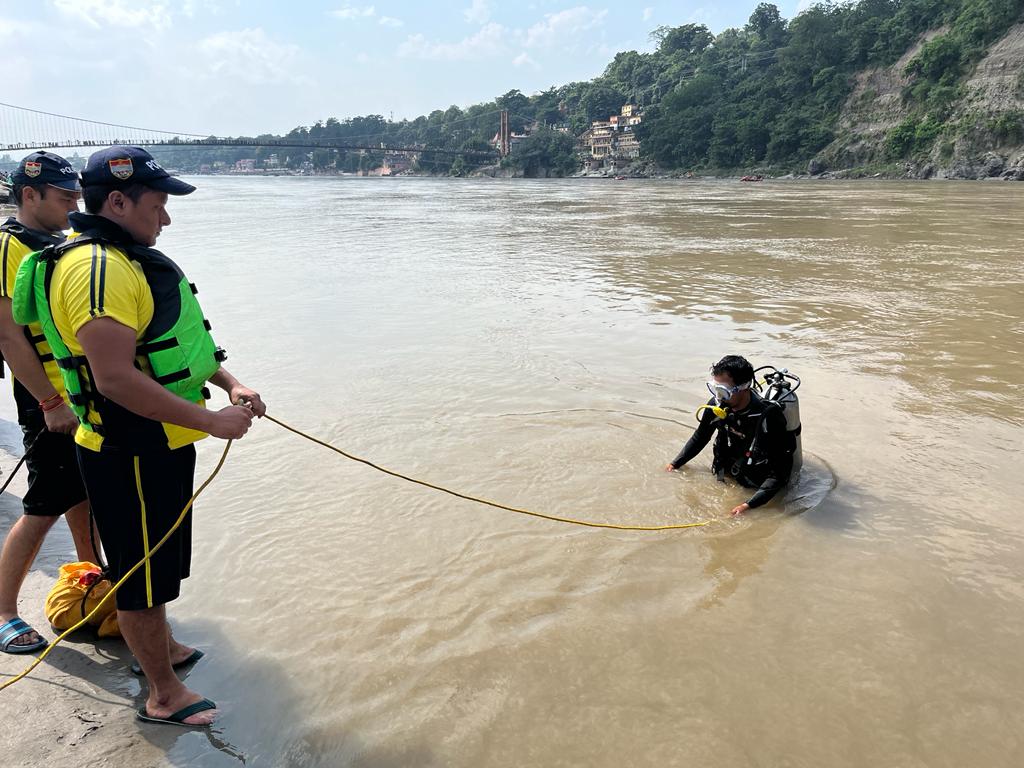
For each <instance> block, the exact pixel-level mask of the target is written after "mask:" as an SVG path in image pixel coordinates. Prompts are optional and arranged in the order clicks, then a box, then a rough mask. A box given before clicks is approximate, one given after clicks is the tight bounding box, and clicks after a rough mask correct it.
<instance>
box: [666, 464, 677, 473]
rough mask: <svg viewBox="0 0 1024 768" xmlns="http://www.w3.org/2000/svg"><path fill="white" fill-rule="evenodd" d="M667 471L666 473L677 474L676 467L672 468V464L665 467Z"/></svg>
mask: <svg viewBox="0 0 1024 768" xmlns="http://www.w3.org/2000/svg"><path fill="white" fill-rule="evenodd" d="M665 471H666V472H675V471H676V468H675V467H674V466H672V465H671V464H666V465H665Z"/></svg>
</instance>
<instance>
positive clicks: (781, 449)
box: [665, 355, 796, 515]
mask: <svg viewBox="0 0 1024 768" xmlns="http://www.w3.org/2000/svg"><path fill="white" fill-rule="evenodd" d="M711 376H712V380H711V381H709V382H708V389H709V390H711V394H712V397H711V399H709V400H708V402H707V404H706V405H705V406H702V408H701V415H700V423H699V424H698V425H697V428H696V429H695V430H694V432H693V435H692V436H691V437H690V439H689V440H687V441H686V445H684V446H683V449H682V450H681V451H680V452H679V455H678V456H676V457H675V458H674V459H673V460H672V462H671V463H669V464H667V465H665V469H666V470H668V471H673V470H676V469H679V468H680V467H681V466H683V465H684V464H686V463H687V462H689V461H690V460H691V459H693V458H694V457H695V456H697V454H699V453H700V452H701V451H702V450H704V448H705V446H707V444H708V443H709V442H710V441H711V438H712V436H715V447H714V451H715V458H714V461H713V462H712V465H711V469H712V471H713V472H714V473H715V475H716V476H717V477H718V479H719V480H720V481H722V482H724V481H725V478H726V477H732V478H734V479H735V480H736V482H738V483H739V484H740V485H742V486H744V487H745V488H756V489H757V490H756V491H755V492H754V495H753V496H751V497H750V498H749V499H748V500H747V501H746V502H744V503H743V504H740V505H738V506H736V507H735V508H733V510H732V514H734V515H741V514H743V513H744V512H746V511H747V510H748V509H756V508H757V507H760V506H762V505H764V504H767V503H768V502H769V501H771V500H772V499H773V498H774V497H775V496H776V494H778V492H779V491H780V490H782V489H783V488H784V487H785V486H786V484H787V483H788V482H789V477H790V475H791V474H792V472H793V453H794V451H795V450H796V440H795V438H794V437H793V436H792V435H791V434H790V433H789V432H788V431H787V429H786V417H785V414H784V413H783V410H782V407H781V406H779V405H778V404H777V403H774V402H772V401H770V400H765V399H764V398H762V397H761V396H760V395H759V394H758V393H757V392H756V391H754V390H753V389H752V388H751V384H752V383H753V381H754V368H753V366H752V365H751V364H750V363H749V362H747V360H746V359H745V358H742V357H740V356H739V355H727V356H725V357H723V358H722V359H721V360H719V361H718V362H717V363H715V364H714V365H713V366H711Z"/></svg>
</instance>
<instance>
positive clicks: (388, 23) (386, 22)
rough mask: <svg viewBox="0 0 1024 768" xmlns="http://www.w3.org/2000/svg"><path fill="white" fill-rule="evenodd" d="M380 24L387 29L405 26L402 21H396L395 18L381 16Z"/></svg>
mask: <svg viewBox="0 0 1024 768" xmlns="http://www.w3.org/2000/svg"><path fill="white" fill-rule="evenodd" d="M380 23H381V25H382V26H385V27H401V26H403V25H404V24H405V22H404V21H402V20H401V19H396V18H395V17H394V16H381V17H380Z"/></svg>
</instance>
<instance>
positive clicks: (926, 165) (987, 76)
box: [808, 23, 1024, 180]
mask: <svg viewBox="0 0 1024 768" xmlns="http://www.w3.org/2000/svg"><path fill="white" fill-rule="evenodd" d="M946 31H947V30H946V29H945V28H942V29H935V30H932V31H931V32H929V33H927V34H926V35H924V36H923V37H922V38H921V39H920V40H919V41H918V43H917V44H916V45H915V46H914V47H913V48H911V50H909V51H907V53H906V54H905V55H904V56H903V57H902V58H901V59H900V60H899V61H897V62H896V63H895V64H893V65H892V66H891V67H886V68H874V69H869V70H865V71H863V72H861V73H859V74H858V75H857V81H856V84H855V87H854V89H853V92H852V93H851V95H850V97H849V98H848V99H847V101H846V104H845V105H844V107H843V109H842V112H841V113H840V116H839V120H838V122H837V125H836V131H835V132H836V139H835V140H834V141H833V142H832V143H831V144H830V145H829V146H827V147H826V148H825V149H824V150H823V151H822V152H820V153H819V154H818V156H817V157H815V158H814V159H813V160H812V161H811V162H810V164H809V166H808V171H809V172H810V173H812V174H820V173H823V172H833V173H834V172H839V173H851V172H852V173H855V174H863V173H871V172H877V173H881V174H883V175H890V176H904V177H910V178H932V177H934V178H951V179H982V178H998V177H1002V178H1006V179H1015V180H1024V23H1021V24H1017V25H1014V26H1013V27H1011V28H1010V30H1009V31H1008V33H1007V34H1006V35H1005V36H1003V37H1002V38H1001V39H1000V40H998V41H997V42H996V43H994V44H992V45H991V46H990V47H989V49H988V51H987V53H986V55H985V56H984V57H983V58H982V59H981V60H980V61H978V62H977V64H976V65H974V66H973V67H972V68H971V69H970V71H969V72H968V73H967V74H966V76H965V77H964V78H963V79H962V80H961V82H960V83H959V84H958V87H959V96H958V99H957V101H956V103H955V105H954V106H953V108H952V109H951V111H950V112H949V114H945V115H941V116H940V117H939V118H938V119H936V118H935V117H932V116H929V115H921V113H920V110H919V108H918V107H917V106H916V105H915V104H914V103H913V102H912V101H911V100H910V99H908V98H907V97H906V93H907V90H908V88H909V86H910V85H911V82H910V78H909V76H908V75H907V73H906V67H907V64H908V63H909V62H910V61H911V60H912V59H913V58H914V57H915V56H916V55H917V54H918V52H919V51H920V50H921V47H922V46H923V45H924V44H925V43H927V42H928V41H930V40H932V39H934V38H936V37H939V36H940V35H943V34H945V33H946ZM917 119H920V120H921V121H925V120H928V121H930V123H929V124H930V125H932V126H934V127H935V128H936V129H937V130H935V134H936V135H935V136H934V138H933V139H931V140H930V141H929V142H928V144H927V146H925V147H922V148H920V149H919V150H918V151H915V152H913V153H911V155H910V156H909V157H906V156H904V157H903V158H901V159H899V160H897V159H895V158H894V157H893V151H892V138H891V137H892V136H893V134H894V132H895V131H898V130H901V129H902V130H908V128H907V126H910V129H912V128H913V127H914V125H915V120H917Z"/></svg>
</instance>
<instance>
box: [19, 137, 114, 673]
mask: <svg viewBox="0 0 1024 768" xmlns="http://www.w3.org/2000/svg"><path fill="white" fill-rule="evenodd" d="M12 182H13V188H12V195H13V197H14V202H15V204H16V205H17V212H16V215H15V216H13V217H11V218H9V219H7V221H5V222H4V223H3V224H2V225H0V258H2V268H0V350H2V351H3V356H4V358H5V359H6V360H7V364H8V365H9V366H10V368H11V371H12V372H13V374H14V381H13V383H14V399H15V402H16V403H17V407H18V423H19V424H20V425H21V428H22V431H23V432H24V442H25V452H26V454H25V455H26V458H25V463H26V465H27V467H28V492H27V493H26V494H25V496H24V498H23V499H22V504H23V506H24V509H25V515H24V516H23V517H22V518H20V519H19V520H18V521H17V522H16V523H15V524H14V525H13V526H12V527H11V530H10V531H9V532H8V534H7V538H6V539H5V540H4V545H3V550H2V552H0V650H2V651H4V652H6V653H29V652H31V651H35V650H38V649H40V648H43V647H45V646H46V644H47V643H46V640H45V639H43V638H42V637H41V636H40V635H39V634H38V633H37V632H36V631H35V630H33V629H32V628H31V627H30V626H29V625H28V624H27V623H25V622H24V621H22V620H21V619H20V618H19V617H18V615H17V603H18V592H19V591H20V590H21V585H22V582H24V580H25V574H26V573H28V569H29V567H30V566H31V565H32V560H33V559H34V558H35V556H36V553H37V552H38V551H39V547H40V545H41V544H42V542H43V538H44V537H45V536H46V533H47V531H49V530H50V528H51V527H52V526H53V524H54V522H55V521H56V520H57V518H58V517H60V516H61V515H64V516H65V518H66V519H67V521H68V526H69V527H70V528H71V533H72V537H73V538H74V541H75V549H76V550H77V553H78V559H79V560H85V561H89V562H93V563H95V562H99V557H98V556H97V554H96V552H95V551H93V548H92V543H91V541H92V538H94V537H90V535H89V503H88V501H87V500H86V495H85V486H84V485H83V484H82V478H81V475H80V473H79V471H78V460H77V459H76V457H75V442H74V439H73V438H72V434H73V433H74V431H75V429H76V427H77V426H78V419H77V418H75V414H74V413H72V411H71V409H70V408H69V407H68V404H67V402H66V401H65V399H64V396H65V390H64V382H63V381H62V379H61V375H60V371H59V370H58V369H57V364H56V363H55V362H54V359H53V354H52V353H51V350H50V347H49V345H48V344H47V343H46V340H45V339H44V338H43V335H42V330H41V329H40V327H39V325H38V324H30V325H28V326H27V327H23V326H21V325H18V324H17V323H15V322H14V318H13V315H12V312H11V296H12V295H13V293H14V285H15V278H16V277H17V274H18V267H19V265H20V264H21V260H22V259H23V258H24V256H25V255H26V254H28V253H31V252H32V251H38V250H41V249H43V248H45V247H46V246H48V245H55V244H58V243H61V242H63V240H64V236H63V234H62V231H63V230H65V229H67V227H68V213H70V212H72V211H77V210H78V198H79V195H80V192H79V187H78V172H77V171H75V169H74V168H72V167H71V164H70V163H69V162H68V161H67V160H65V159H64V158H63V157H60V156H59V155H55V154H52V153H49V152H33V153H32V154H30V155H28V156H27V157H25V159H24V160H22V161H21V163H19V164H18V168H17V170H16V171H15V172H14V175H13V178H12Z"/></svg>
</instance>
